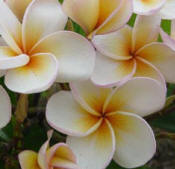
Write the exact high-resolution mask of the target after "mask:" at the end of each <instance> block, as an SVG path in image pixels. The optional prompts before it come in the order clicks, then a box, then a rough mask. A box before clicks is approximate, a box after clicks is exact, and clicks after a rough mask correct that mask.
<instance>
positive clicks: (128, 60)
mask: <svg viewBox="0 0 175 169" xmlns="http://www.w3.org/2000/svg"><path fill="white" fill-rule="evenodd" d="M160 21H161V18H160V16H158V15H152V16H137V18H136V22H135V25H134V28H133V29H132V28H130V27H129V26H125V27H124V28H122V29H120V30H119V31H116V32H113V33H110V34H105V35H96V36H94V38H93V39H92V42H93V44H94V45H95V47H96V49H97V51H98V54H97V59H96V66H95V69H94V73H93V75H92V78H91V79H92V81H93V82H94V83H95V84H97V85H99V86H103V87H109V86H115V85H117V84H118V83H120V82H122V81H126V80H127V79H129V78H131V77H132V76H135V77H150V78H153V79H156V80H158V81H159V82H160V83H161V84H162V85H164V87H165V88H166V86H165V80H166V81H167V82H172V83H174V82H175V76H174V74H173V73H172V72H174V71H175V67H174V66H173V65H174V64H175V60H174V58H175V52H174V51H173V50H172V49H171V48H170V47H168V46H167V45H166V44H163V43H158V42H156V41H157V39H158V35H159V30H160ZM164 79H165V80H164Z"/></svg>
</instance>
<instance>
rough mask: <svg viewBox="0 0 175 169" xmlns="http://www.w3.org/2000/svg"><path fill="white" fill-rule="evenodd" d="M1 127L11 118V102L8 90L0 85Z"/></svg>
mask: <svg viewBox="0 0 175 169" xmlns="http://www.w3.org/2000/svg"><path fill="white" fill-rule="evenodd" d="M0 119H1V120H0V128H3V127H5V126H6V125H7V124H8V123H9V121H10V119H11V102H10V98H9V96H8V94H7V92H6V91H5V90H4V89H3V88H2V87H1V86H0Z"/></svg>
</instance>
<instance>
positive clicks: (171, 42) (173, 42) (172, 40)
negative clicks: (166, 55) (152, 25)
mask: <svg viewBox="0 0 175 169" xmlns="http://www.w3.org/2000/svg"><path fill="white" fill-rule="evenodd" d="M171 31H172V29H171ZM160 34H161V37H162V39H163V42H164V43H165V44H166V45H168V46H169V47H170V48H171V49H173V50H174V51H175V34H174V36H173V34H172V35H171V36H169V35H168V34H167V33H165V32H164V31H163V30H161V31H160Z"/></svg>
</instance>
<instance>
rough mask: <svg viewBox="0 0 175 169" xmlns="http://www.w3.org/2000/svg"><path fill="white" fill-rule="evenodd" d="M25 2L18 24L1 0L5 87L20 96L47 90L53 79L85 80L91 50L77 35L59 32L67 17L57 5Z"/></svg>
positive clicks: (52, 0)
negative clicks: (21, 17) (4, 43)
mask: <svg viewBox="0 0 175 169" xmlns="http://www.w3.org/2000/svg"><path fill="white" fill-rule="evenodd" d="M25 2H26V5H24V4H22V8H26V6H27V8H26V9H25V12H24V10H22V9H21V11H20V12H21V14H22V13H23V12H24V16H23V21H22V22H20V21H19V20H18V19H17V17H16V16H15V15H14V13H13V12H12V11H11V10H10V9H9V8H8V6H7V5H6V3H5V2H3V1H2V0H1V1H0V15H1V16H2V17H1V18H0V27H1V29H0V31H1V34H2V37H3V38H4V40H5V41H6V44H7V45H8V46H3V47H1V48H0V70H7V73H6V76H5V83H6V85H7V87H8V88H9V89H11V90H12V91H15V92H19V93H37V92H41V91H44V90H46V89H48V88H49V87H50V86H51V85H52V84H53V82H54V81H55V80H56V79H57V81H58V82H70V81H74V80H85V79H88V78H89V77H90V75H91V74H92V71H93V67H94V62H95V55H96V54H95V51H94V48H93V47H92V45H91V44H90V43H89V42H88V41H87V40H86V39H85V38H83V37H81V36H80V35H78V34H76V33H71V32H66V31H62V30H64V27H65V26H66V23H67V16H66V15H65V14H64V13H63V11H62V7H61V5H60V4H59V2H58V1H57V0H33V1H32V2H31V3H30V4H29V3H27V2H28V1H25ZM7 3H8V4H9V3H10V1H9V2H7ZM12 6H13V7H14V8H15V6H14V4H13V5H12ZM1 74H2V73H1Z"/></svg>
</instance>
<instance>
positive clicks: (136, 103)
mask: <svg viewBox="0 0 175 169" xmlns="http://www.w3.org/2000/svg"><path fill="white" fill-rule="evenodd" d="M165 100H166V91H165V88H164V86H162V85H161V84H160V83H159V82H158V81H156V80H153V79H151V78H141V77H138V78H133V79H132V80H129V81H128V82H126V83H125V84H123V85H121V86H120V87H118V88H116V89H115V90H114V92H113V94H112V95H111V96H110V97H109V103H108V105H107V107H106V111H107V112H115V111H117V110H121V111H125V112H132V113H135V114H138V115H140V116H147V115H149V114H151V113H154V112H156V111H159V110H160V109H161V108H163V106H164V104H165Z"/></svg>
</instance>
